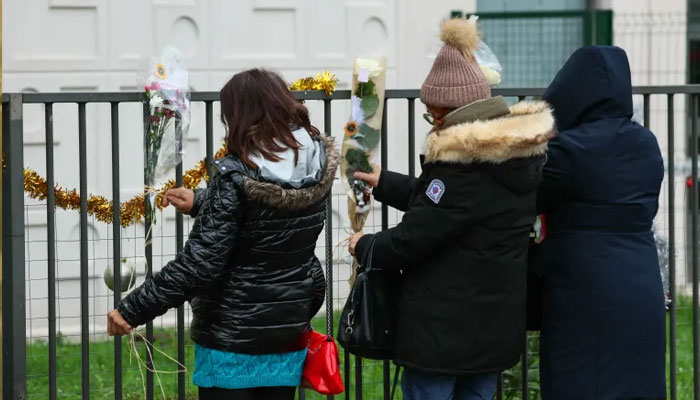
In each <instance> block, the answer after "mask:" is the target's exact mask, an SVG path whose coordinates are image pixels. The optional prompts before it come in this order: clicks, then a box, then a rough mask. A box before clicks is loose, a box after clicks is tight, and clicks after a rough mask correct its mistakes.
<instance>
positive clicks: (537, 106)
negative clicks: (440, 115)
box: [425, 98, 555, 164]
mask: <svg viewBox="0 0 700 400" xmlns="http://www.w3.org/2000/svg"><path fill="white" fill-rule="evenodd" d="M494 99H495V98H494ZM476 104H477V103H475V105H476ZM470 107H472V105H469V106H466V107H464V108H463V109H464V111H463V112H462V114H464V115H465V119H464V121H465V122H461V123H454V124H453V125H451V126H448V127H447V128H445V129H441V130H438V131H434V132H431V133H430V134H429V135H428V138H427V140H426V143H425V160H426V162H437V161H441V162H449V163H458V164H472V163H478V162H482V163H492V164H502V163H505V162H507V161H509V160H514V159H519V158H528V157H535V156H542V155H544V154H545V153H546V152H547V143H548V142H549V140H550V139H551V138H553V137H554V135H555V127H554V117H553V116H552V109H551V108H550V107H549V105H548V104H547V103H545V102H543V101H521V102H519V103H516V104H514V105H513V106H511V107H510V109H509V111H510V113H501V116H498V117H495V118H488V117H486V118H483V119H480V118H474V117H473V116H471V117H469V118H466V116H468V115H471V114H473V113H470V112H469V108H470ZM489 108H490V109H493V108H492V107H489ZM460 110H461V109H460ZM503 114H505V115H503Z"/></svg>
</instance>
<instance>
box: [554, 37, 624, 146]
mask: <svg viewBox="0 0 700 400" xmlns="http://www.w3.org/2000/svg"><path fill="white" fill-rule="evenodd" d="M543 98H544V99H545V100H546V101H547V102H548V103H549V104H551V105H552V107H554V116H555V118H556V121H557V127H558V129H559V131H560V132H561V131H565V130H569V129H571V128H574V127H576V126H578V125H580V124H584V123H588V122H593V121H597V120H600V119H604V118H631V117H632V113H633V107H632V79H631V74H630V65H629V61H628V60H627V54H626V53H625V51H624V50H622V49H621V48H619V47H612V46H588V47H582V48H580V49H578V50H576V51H575V52H574V54H572V55H571V57H569V60H567V62H566V64H564V66H563V67H562V68H561V70H560V71H559V72H558V73H557V76H556V77H555V78H554V80H553V81H552V83H551V84H550V85H549V87H548V88H547V90H546V91H545V93H544V96H543Z"/></svg>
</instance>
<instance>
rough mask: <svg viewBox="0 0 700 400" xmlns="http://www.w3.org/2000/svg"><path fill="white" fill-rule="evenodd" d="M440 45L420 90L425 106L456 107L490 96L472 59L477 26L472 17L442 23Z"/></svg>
mask: <svg viewBox="0 0 700 400" xmlns="http://www.w3.org/2000/svg"><path fill="white" fill-rule="evenodd" d="M440 39H441V40H442V41H443V42H444V43H445V45H444V46H443V47H442V49H440V52H439V53H438V55H437V57H436V58H435V61H434V62H433V67H432V68H431V69H430V73H429V74H428V77H427V78H425V82H423V86H422V87H421V90H420V99H421V101H422V102H423V103H424V104H426V105H429V106H433V107H441V108H451V109H454V108H459V107H462V106H465V105H467V104H470V103H473V102H475V101H477V100H481V99H487V98H489V97H491V86H490V85H489V82H488V79H486V76H484V73H483V72H481V68H479V64H478V63H477V62H476V57H475V56H474V51H475V50H476V48H477V46H478V45H479V41H480V40H481V39H480V38H479V30H478V27H477V25H476V20H474V19H463V18H455V19H451V20H447V21H445V22H443V23H442V26H441V27H440Z"/></svg>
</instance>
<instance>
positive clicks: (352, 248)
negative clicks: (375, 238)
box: [348, 232, 365, 256]
mask: <svg viewBox="0 0 700 400" xmlns="http://www.w3.org/2000/svg"><path fill="white" fill-rule="evenodd" d="M364 235H365V234H364V233H362V232H357V233H355V234H353V235H352V236H351V237H350V243H349V244H348V251H350V254H352V255H353V256H354V255H355V247H357V242H359V241H360V239H362V236H364Z"/></svg>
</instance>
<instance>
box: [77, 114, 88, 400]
mask: <svg viewBox="0 0 700 400" xmlns="http://www.w3.org/2000/svg"><path fill="white" fill-rule="evenodd" d="M78 154H79V155H78V158H79V161H80V162H79V165H80V354H81V371H82V375H81V383H82V385H81V386H82V398H83V400H88V399H89V398H90V308H89V300H90V299H89V296H90V292H89V290H88V279H90V270H89V266H90V263H89V260H88V215H87V197H88V188H87V168H88V166H87V127H86V116H85V103H84V102H81V103H78Z"/></svg>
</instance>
